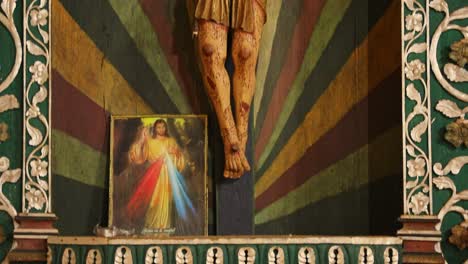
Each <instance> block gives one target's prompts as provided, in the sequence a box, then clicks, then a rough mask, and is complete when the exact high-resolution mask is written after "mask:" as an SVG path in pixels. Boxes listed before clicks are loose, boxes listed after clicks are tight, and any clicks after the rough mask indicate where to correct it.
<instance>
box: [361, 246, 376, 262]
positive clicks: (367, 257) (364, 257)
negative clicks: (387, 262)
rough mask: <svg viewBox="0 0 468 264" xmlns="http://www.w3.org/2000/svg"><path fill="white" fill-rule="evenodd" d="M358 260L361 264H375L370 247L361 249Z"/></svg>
mask: <svg viewBox="0 0 468 264" xmlns="http://www.w3.org/2000/svg"><path fill="white" fill-rule="evenodd" d="M358 258H359V259H358V263H359V264H374V252H373V251H372V249H371V248H370V247H361V248H360V249H359V257H358Z"/></svg>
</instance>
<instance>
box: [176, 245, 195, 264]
mask: <svg viewBox="0 0 468 264" xmlns="http://www.w3.org/2000/svg"><path fill="white" fill-rule="evenodd" d="M176 264H193V255H192V250H190V248H188V247H181V248H178V249H177V251H176Z"/></svg>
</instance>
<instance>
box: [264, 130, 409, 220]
mask: <svg viewBox="0 0 468 264" xmlns="http://www.w3.org/2000/svg"><path fill="white" fill-rule="evenodd" d="M400 138H401V127H400V126H398V127H394V128H392V129H390V130H387V132H386V133H385V134H383V135H381V136H379V137H378V138H376V139H375V140H374V141H373V142H372V143H371V144H368V145H365V146H363V147H362V148H360V149H358V150H357V151H356V152H354V153H352V154H350V155H348V156H347V157H345V158H344V159H342V160H340V161H338V162H337V163H335V164H333V165H332V166H330V167H328V168H327V169H325V170H323V171H321V172H320V173H318V174H317V175H314V176H312V177H310V178H309V180H307V181H306V182H305V183H304V184H303V185H301V186H299V187H298V188H296V189H295V190H293V191H291V192H289V193H288V194H287V195H286V196H284V197H282V198H281V199H279V200H277V201H275V202H273V203H272V204H271V205H269V206H268V207H265V208H264V209H263V210H261V211H260V212H258V213H257V214H256V215H255V224H256V225H259V224H263V223H266V222H269V221H272V220H275V219H278V218H280V217H283V216H287V215H290V214H292V213H294V212H296V211H297V210H299V209H301V208H304V207H305V206H307V205H310V204H313V203H315V202H318V201H320V200H322V199H325V198H328V197H332V196H336V195H339V194H340V193H343V192H349V191H352V190H356V189H358V188H360V187H362V186H364V185H366V184H369V183H372V182H373V181H376V180H379V179H381V178H383V177H387V176H391V175H396V174H398V173H401V158H400V153H401V147H400V145H399V144H389V142H399V141H400ZM350 140H351V139H350ZM384 150H385V155H381V153H380V152H381V151H384ZM356 164H361V165H360V166H356ZM365 164H373V166H379V167H378V168H375V167H374V168H373V170H377V171H378V173H374V174H373V175H375V178H372V179H370V178H369V167H368V166H366V165H365ZM303 173H307V172H303Z"/></svg>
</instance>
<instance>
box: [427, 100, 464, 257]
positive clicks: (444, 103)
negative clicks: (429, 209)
mask: <svg viewBox="0 0 468 264" xmlns="http://www.w3.org/2000/svg"><path fill="white" fill-rule="evenodd" d="M436 109H437V110H438V111H439V112H441V113H442V114H444V115H445V116H446V117H448V118H458V119H457V121H456V123H457V122H458V123H460V124H463V125H464V124H465V123H466V122H467V121H466V120H465V114H466V113H467V112H468V107H465V108H464V109H460V108H459V107H458V105H457V104H456V103H455V102H453V101H451V100H441V101H439V102H438V104H437V106H436ZM456 123H455V124H456ZM462 137H466V135H462ZM460 140H461V141H463V142H464V141H465V138H462V139H460ZM466 164H468V156H459V157H455V158H453V159H451V160H450V161H449V162H448V163H447V165H446V166H445V167H443V165H442V164H441V163H436V164H434V173H435V174H436V175H438V176H439V177H436V178H434V179H433V182H434V184H435V185H436V187H437V188H438V189H439V190H446V189H448V190H450V191H452V195H451V197H450V198H449V199H448V200H447V202H446V203H445V204H444V206H443V207H442V208H441V209H440V211H439V213H438V215H437V217H438V218H439V219H440V222H439V223H438V224H437V225H436V229H437V230H440V228H441V225H442V221H443V219H444V217H445V216H446V215H447V213H449V212H455V213H459V214H460V215H461V216H462V217H463V219H464V222H463V223H462V224H463V225H468V210H465V209H464V208H463V207H461V206H459V205H457V203H458V202H460V201H467V200H468V190H463V191H461V192H458V193H457V187H456V185H455V183H454V182H453V180H452V179H450V177H449V176H448V175H449V174H453V175H458V174H459V173H460V171H461V170H462V168H463V167H464V166H465V165H466ZM438 247H440V245H438ZM438 249H439V248H438ZM439 250H440V249H439Z"/></svg>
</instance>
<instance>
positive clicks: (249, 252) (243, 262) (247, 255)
mask: <svg viewBox="0 0 468 264" xmlns="http://www.w3.org/2000/svg"><path fill="white" fill-rule="evenodd" d="M255 254H256V253H255V249H253V248H251V247H243V248H240V249H239V251H238V252H237V257H238V260H239V261H238V263H239V264H253V263H255Z"/></svg>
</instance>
